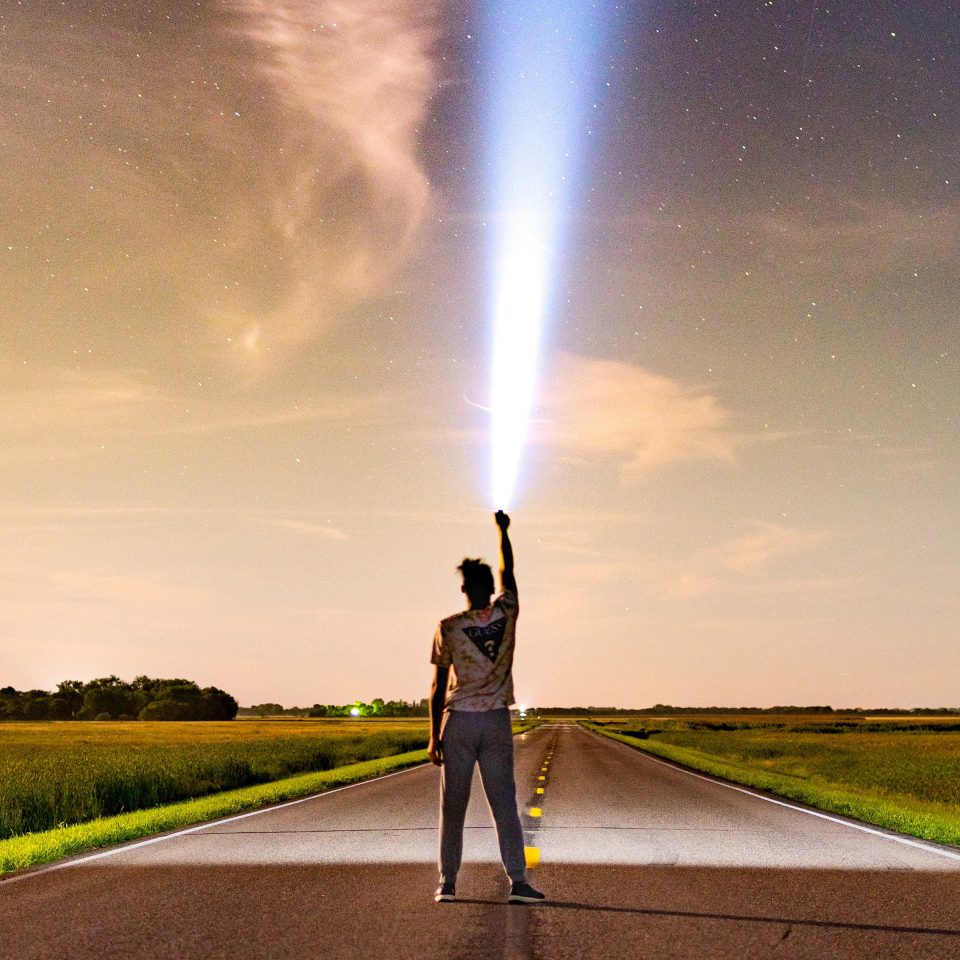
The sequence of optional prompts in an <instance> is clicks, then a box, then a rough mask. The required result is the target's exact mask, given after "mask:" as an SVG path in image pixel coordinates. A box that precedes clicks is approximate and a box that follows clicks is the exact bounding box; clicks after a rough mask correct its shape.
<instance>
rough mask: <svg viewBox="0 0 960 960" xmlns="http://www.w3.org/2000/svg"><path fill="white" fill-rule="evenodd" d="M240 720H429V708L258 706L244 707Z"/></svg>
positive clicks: (377, 702)
mask: <svg viewBox="0 0 960 960" xmlns="http://www.w3.org/2000/svg"><path fill="white" fill-rule="evenodd" d="M239 715H240V716H241V717H427V716H429V715H430V705H429V702H428V701H427V699H426V698H424V699H423V700H382V699H381V698H380V697H377V698H376V699H374V700H372V701H371V702H370V703H364V702H363V701H362V700H355V701H354V702H353V703H342V704H340V703H315V704H314V705H313V706H312V707H284V706H282V705H281V704H279V703H255V704H253V706H250V707H241V708H240V710H239Z"/></svg>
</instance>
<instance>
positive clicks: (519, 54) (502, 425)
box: [482, 0, 610, 509]
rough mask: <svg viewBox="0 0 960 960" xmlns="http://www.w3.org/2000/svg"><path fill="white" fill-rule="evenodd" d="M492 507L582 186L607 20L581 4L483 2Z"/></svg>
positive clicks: (500, 490) (514, 455)
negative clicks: (491, 337) (488, 249)
mask: <svg viewBox="0 0 960 960" xmlns="http://www.w3.org/2000/svg"><path fill="white" fill-rule="evenodd" d="M484 8H485V12H484V14H483V21H482V34H483V38H484V58H485V61H484V62H485V63H487V64H488V65H489V68H488V70H489V72H488V76H487V89H488V90H489V91H490V96H489V100H488V116H487V118H486V120H487V122H486V126H485V128H486V130H487V131H489V139H488V141H487V144H488V155H487V169H488V171H489V178H488V181H487V184H486V190H487V198H486V199H487V207H488V209H489V210H490V211H491V247H490V264H489V270H490V276H491V287H490V303H489V310H490V315H491V318H492V326H493V354H492V358H491V363H492V371H491V429H490V445H491V464H492V478H491V480H492V489H491V493H492V496H493V506H494V507H498V508H502V509H507V508H509V507H510V506H511V505H512V501H513V497H514V491H515V488H516V485H517V476H518V473H519V469H520V459H521V455H522V453H523V447H524V443H525V441H526V436H527V427H528V425H529V422H530V416H531V413H532V408H533V399H534V391H535V387H536V379H537V368H538V360H539V354H540V346H541V341H542V339H543V331H544V326H545V322H546V320H547V318H548V316H549V315H550V313H551V312H552V310H553V305H554V298H555V287H556V279H557V276H558V274H559V272H560V269H561V267H562V259H563V257H562V255H563V252H564V251H563V247H564V242H565V241H566V240H568V239H569V229H568V228H569V220H570V213H571V206H572V203H573V201H574V200H575V198H576V195H577V188H578V185H579V181H580V180H581V178H582V175H583V158H584V153H585V148H586V146H587V142H588V137H587V125H586V118H587V116H588V114H589V113H590V111H591V109H592V95H593V92H594V86H595V77H596V62H597V57H598V53H599V51H600V49H601V48H602V45H603V38H604V36H605V34H606V25H607V21H608V20H609V17H610V13H609V10H608V9H607V7H606V4H605V3H604V2H600V3H592V2H589V0H548V2H530V0H513V2H511V0H488V3H487V4H485V5H484Z"/></svg>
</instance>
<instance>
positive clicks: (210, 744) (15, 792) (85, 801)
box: [0, 719, 428, 840]
mask: <svg viewBox="0 0 960 960" xmlns="http://www.w3.org/2000/svg"><path fill="white" fill-rule="evenodd" d="M427 739H428V723H427V721H426V720H421V719H415V720H370V719H365V720H362V721H353V720H335V719H334V720H300V721H295V720H294V721H284V720H244V721H234V722H224V723H149V722H144V721H134V722H130V723H123V722H116V721H112V722H108V723H96V722H90V721H87V722H82V723H77V722H63V723H6V724H0V840H2V839H4V838H8V837H15V836H18V835H20V834H24V833H30V832H35V831H42V830H49V829H52V828H56V827H60V826H64V825H67V824H77V823H83V822H86V821H89V820H93V819H96V818H98V817H109V816H112V815H115V814H121V813H126V812H129V811H134V810H144V809H147V808H151V807H156V806H158V805H162V804H169V803H173V802H176V801H180V800H186V799H191V798H196V797H203V796H207V795H209V794H213V793H219V792H221V791H224V790H232V789H235V788H238V787H248V786H251V785H254V784H263V783H267V782H270V781H275V780H280V779H282V778H285V777H289V776H291V775H294V774H299V773H305V772H312V771H323V770H330V769H332V768H335V767H341V766H344V765H348V764H354V763H358V762H362V761H366V760H373V759H379V758H383V757H390V756H394V755H397V754H404V753H407V752H410V751H413V750H418V749H422V748H424V747H425V746H426V742H427Z"/></svg>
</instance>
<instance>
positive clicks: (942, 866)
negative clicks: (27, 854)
mask: <svg viewBox="0 0 960 960" xmlns="http://www.w3.org/2000/svg"><path fill="white" fill-rule="evenodd" d="M544 766H546V768H547V769H546V770H543V767H544ZM540 776H543V777H545V778H546V779H544V780H538V779H537V778H538V777H540ZM517 782H518V785H519V791H520V801H521V803H522V804H523V805H524V811H525V812H524V826H525V829H526V830H527V839H528V843H529V845H530V846H531V848H535V849H536V850H538V851H539V855H540V858H541V863H540V865H539V866H538V867H537V868H536V871H535V873H534V874H533V877H534V879H535V880H536V882H537V883H538V884H539V885H540V886H542V887H543V888H544V890H545V891H546V892H547V893H548V894H549V895H550V897H551V903H550V904H547V905H538V906H535V907H508V906H507V905H506V904H505V903H504V902H503V900H504V897H505V895H506V892H507V888H506V882H505V879H504V877H503V875H502V873H501V872H500V869H499V867H498V866H497V863H496V859H497V854H496V843H495V838H494V836H493V833H492V830H491V828H490V825H489V815H488V813H487V810H486V807H485V804H484V802H483V799H482V794H481V793H480V790H479V784H475V796H474V798H473V800H471V809H470V812H469V815H468V820H467V824H468V826H467V843H466V860H467V863H466V864H465V866H464V868H463V871H462V873H461V876H460V881H459V884H458V893H459V894H460V895H461V897H462V900H461V901H460V902H458V903H455V904H447V905H435V904H433V903H432V902H431V894H432V891H433V887H434V885H435V867H434V865H433V861H434V857H435V850H436V796H437V771H436V770H434V769H433V768H430V767H420V768H417V769H414V770H410V771H406V772H404V773H400V774H396V775H393V776H391V777H386V778H383V779H381V780H378V781H375V782H371V783H367V784H362V785H360V786H357V787H352V788H348V789H345V790H341V791H338V792H335V793H330V794H326V795H324V796H320V797H317V798H313V799H310V800H307V801H300V802H297V803H294V804H289V805H286V806H283V807H279V808H274V809H272V810H270V811H267V812H261V813H258V814H254V815H246V816H244V817H240V818H235V819H232V820H227V821H220V822H218V823H215V824H212V825H210V826H208V827H204V828H200V829H197V830H194V831H192V832H187V833H181V834H177V835H173V836H169V837H165V838H163V839H161V840H159V841H155V842H148V843H141V844H138V845H137V844H135V845H130V846H127V847H124V848H119V849H118V850H116V851H111V852H110V853H109V855H107V856H100V857H99V858H96V859H94V858H88V859H79V860H76V861H73V862H72V863H71V864H70V865H69V866H66V867H64V868H62V869H55V870H47V871H38V872H35V873H32V874H27V875H24V876H22V877H20V878H13V879H11V880H8V881H5V882H3V883H0V957H2V958H4V960H6V958H17V960H53V958H64V960H67V958H69V960H73V958H77V960H87V958H97V960H114V958H116V960H121V958H123V960H148V958H149V960H154V958H156V960H166V958H171V960H172V958H176V960H200V958H219V957H229V958H231V960H233V958H244V960H246V958H251V960H256V958H271V960H273V958H277V960H282V958H296V960H304V958H314V957H316V958H324V960H339V958H344V960H348V958H349V960H360V958H364V957H375V958H378V960H379V958H397V960H406V958H417V960H434V958H449V960H467V958H470V960H484V958H498V960H500V958H507V960H524V958H541V960H555V958H556V960H559V958H570V960H574V958H575V960H592V958H598V960H600V958H602V960H618V958H631V960H634V958H672V957H677V958H679V957H690V958H698V960H699V958H713V957H725V958H736V960H747V958H752V957H767V956H773V957H793V958H816V960H841V958H870V960H886V958H895V957H901V958H910V960H914V958H934V957H935V958H942V957H956V958H960V859H957V858H956V856H955V855H954V856H951V855H950V852H949V851H946V850H939V849H938V848H935V847H932V846H929V847H927V846H924V845H910V844H909V843H908V842H902V841H901V840H898V839H897V838H894V837H891V836H890V835H885V834H883V833H882V831H877V832H866V831H863V830H858V829H856V828H855V827H853V826H852V825H850V824H846V823H839V822H835V821H833V820H830V819H825V818H823V817H817V816H814V815H812V814H810V813H808V812H804V811H802V810H798V809H795V808H792V807H790V806H786V805H780V804H776V803H771V802H769V801H768V800H764V799H760V798H758V797H756V796H755V795H752V794H750V793H748V792H745V791H741V790H737V789H733V788H731V787H729V786H724V785H721V784H718V783H716V782H714V781H711V780H709V779H707V778H703V777H699V776H696V775H692V774H690V773H689V772H684V771H681V770H678V769H676V768H674V767H671V766H670V765H668V764H664V763H662V762H660V761H657V760H655V759H653V758H650V757H645V756H643V755H642V754H638V753H636V752H635V751H633V750H631V749H630V748H628V747H625V746H623V745H622V744H618V743H614V742H611V741H609V740H605V739H602V738H599V737H597V736H595V735H593V734H590V733H588V732H586V731H584V730H582V729H579V728H576V727H572V726H548V727H541V728H538V729H537V730H534V731H532V732H530V733H528V734H525V735H523V736H521V737H520V738H518V750H517ZM538 787H539V788H541V789H542V790H543V791H544V792H543V794H542V795H538V794H536V793H535V791H536V789H537V788H538ZM534 806H537V807H539V808H540V810H542V815H541V816H540V817H531V816H529V814H528V812H527V811H529V810H530V809H531V808H532V807H534Z"/></svg>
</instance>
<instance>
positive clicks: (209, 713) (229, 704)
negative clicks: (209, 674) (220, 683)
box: [196, 687, 240, 720]
mask: <svg viewBox="0 0 960 960" xmlns="http://www.w3.org/2000/svg"><path fill="white" fill-rule="evenodd" d="M239 707H240V705H239V704H238V703H237V701H236V700H235V699H234V698H233V697H231V696H230V694H229V693H226V692H225V691H224V690H220V689H219V688H218V687H204V688H203V690H202V691H201V698H200V716H198V717H197V718H196V719H198V720H233V719H234V717H236V715H237V710H238V709H239Z"/></svg>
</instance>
